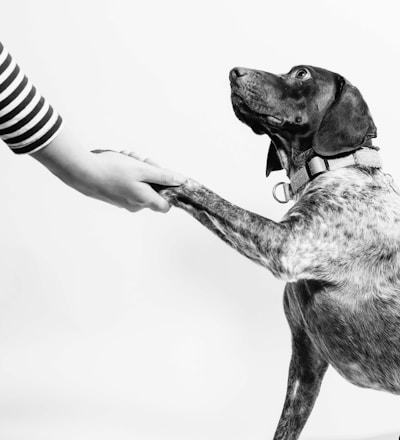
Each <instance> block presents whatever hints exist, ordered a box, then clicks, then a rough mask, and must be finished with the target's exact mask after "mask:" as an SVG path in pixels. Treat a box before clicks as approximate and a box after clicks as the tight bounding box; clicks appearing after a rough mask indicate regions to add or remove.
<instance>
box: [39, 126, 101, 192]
mask: <svg viewBox="0 0 400 440" xmlns="http://www.w3.org/2000/svg"><path fill="white" fill-rule="evenodd" d="M31 156H32V157H33V158H35V159H36V160H37V161H39V162H40V163H41V164H42V165H44V166H45V167H46V168H48V169H49V171H51V172H52V173H53V174H54V175H56V176H57V177H58V178H59V179H61V180H62V181H63V182H64V183H66V184H67V185H69V186H71V187H72V188H74V189H76V190H78V191H80V192H81V193H83V194H85V195H88V196H94V195H95V191H94V187H95V186H96V185H94V183H95V182H96V181H97V180H98V179H99V178H100V177H99V176H97V172H96V171H97V167H96V159H97V158H96V156H95V155H94V154H93V153H91V152H90V151H89V150H88V149H85V148H84V147H83V146H82V145H81V144H80V142H79V141H78V140H77V139H76V138H75V137H74V135H73V134H72V132H71V131H70V130H69V129H68V128H67V127H64V128H63V130H61V132H60V133H59V134H58V136H57V137H56V138H55V139H54V140H53V141H52V142H51V143H50V144H49V145H48V146H47V147H45V148H43V149H41V150H39V151H37V152H36V153H32V154H31Z"/></svg>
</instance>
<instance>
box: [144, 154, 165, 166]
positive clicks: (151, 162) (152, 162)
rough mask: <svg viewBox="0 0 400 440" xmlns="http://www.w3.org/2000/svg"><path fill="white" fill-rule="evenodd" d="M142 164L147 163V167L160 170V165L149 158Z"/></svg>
mask: <svg viewBox="0 0 400 440" xmlns="http://www.w3.org/2000/svg"><path fill="white" fill-rule="evenodd" d="M143 162H145V163H148V164H149V165H152V166H153V167H157V168H161V165H159V164H158V163H157V162H154V160H153V159H150V158H149V157H148V158H146V159H145V160H144V161H143Z"/></svg>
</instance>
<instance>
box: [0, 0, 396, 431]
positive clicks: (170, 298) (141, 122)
mask: <svg viewBox="0 0 400 440" xmlns="http://www.w3.org/2000/svg"><path fill="white" fill-rule="evenodd" d="M1 14H2V19H1V22H2V26H1V35H0V39H1V40H2V41H3V43H4V44H5V45H6V46H7V47H8V49H9V50H10V52H11V53H12V54H13V55H14V57H15V58H16V59H17V61H18V62H19V63H20V65H21V66H22V68H23V69H24V70H25V72H26V73H27V74H28V75H29V76H30V78H31V80H32V81H33V82H34V83H35V84H36V85H37V87H38V88H39V89H40V90H41V91H42V92H43V94H44V95H45V96H46V97H47V98H48V99H49V100H50V101H51V102H52V104H53V105H54V106H55V107H56V108H57V109H58V110H59V112H60V113H61V114H62V115H63V116H64V120H65V121H66V123H67V124H68V125H69V126H70V127H71V128H73V129H74V130H75V131H76V132H77V134H78V135H79V136H80V137H81V139H82V141H83V142H84V144H85V145H86V147H87V148H88V149H90V148H96V147H97V148H100V147H114V148H117V149H122V148H127V149H132V150H136V151H138V152H140V153H142V154H143V155H145V156H150V157H152V158H153V159H154V160H157V161H158V162H160V163H161V164H163V165H165V166H167V167H170V168H174V169H176V170H179V171H181V172H183V173H185V174H187V175H189V176H191V177H194V178H196V179H197V180H199V181H201V182H202V183H204V184H205V185H207V186H208V187H210V188H212V189H213V190H215V191H216V192H217V193H219V194H220V195H222V196H223V197H225V198H227V199H228V200H230V201H231V202H233V203H235V204H238V205H239V206H242V207H244V208H246V209H249V210H252V211H255V212H258V213H260V214H262V215H265V216H268V217H270V218H272V219H275V220H279V219H280V218H281V217H282V215H283V214H284V212H285V211H286V210H287V206H281V205H279V204H277V203H276V202H275V201H274V200H273V199H272V196H271V188H272V186H273V184H274V183H276V182H278V181H279V180H282V178H283V177H284V176H283V174H282V173H275V175H273V176H271V177H270V179H269V180H268V181H267V180H266V179H265V177H264V169H265V160H266V152H267V147H268V143H269V142H268V139H267V138H266V137H265V136H263V137H257V136H256V135H254V134H253V133H252V132H251V130H250V129H249V128H247V127H246V126H245V125H243V124H241V123H240V122H239V121H238V120H237V119H236V118H235V116H234V114H233V111H232V109H231V104H230V88H229V81H228V72H229V70H230V69H231V68H232V67H234V66H245V67H252V68H259V69H262V70H267V71H270V72H275V73H280V72H286V71H288V70H289V69H290V68H291V67H292V65H295V64H302V63H304V64H313V65H316V66H321V67H325V68H328V69H330V70H333V71H337V72H339V73H341V74H343V75H344V76H345V77H347V78H348V79H349V80H350V81H351V82H352V83H353V84H355V85H357V86H358V87H359V88H360V90H361V91H362V93H363V95H364V97H365V98H366V100H367V102H368V104H369V107H370V109H371V112H372V114H373V116H374V119H375V123H376V125H377V126H378V130H379V138H378V140H377V142H376V144H377V145H379V146H380V147H381V148H382V156H383V160H384V162H385V164H386V166H385V169H386V170H387V171H388V172H391V173H392V174H393V175H394V176H395V177H397V178H398V177H399V171H398V163H399V161H398V159H399V141H398V126H399V123H398V115H399V110H398V102H399V100H400V91H399V79H398V78H399V70H400V62H399V45H398V43H399V31H398V30H397V29H398V13H397V9H396V6H395V2H394V1H393V2H389V1H381V2H372V1H349V0H347V1H341V0H336V1H310V0H303V1H284V2H283V1H266V0H264V1H252V0H246V1H245V0H242V1H236V0H230V1H219V2H218V1H216V0H214V1H211V0H207V1H206V0H202V1H183V0H182V1H171V0H169V1H162V0H159V1H146V2H145V1H141V2H139V1H119V0H114V1H82V0H79V1H78V0H73V1H71V0H69V1H50V0H48V1H45V0H36V1H27V0H26V1H20V0H13V1H8V2H3V3H2V9H1ZM0 162H1V165H0V200H1V203H2V210H1V220H0V222H1V229H0V249H1V252H0V268H1V277H0V438H1V439H12V440H17V439H18V440H20V439H30V440H36V439H37V440H48V439H49V440H50V439H52V440H53V439H61V440H64V439H71V440H72V439H74V440H80V439H96V440H101V439H113V440H125V439H140V440H141V439H143V440H144V439H157V440H158V439H160V440H161V439H163V440H164V439H171V440H179V439H185V440H186V439H207V440H214V439H215V440H216V439H218V440H223V439H230V440H233V439H240V440H242V439H243V440H244V439H246V440H250V439H265V438H272V436H273V432H274V430H275V427H276V424H277V422H278V418H279V415H280V412H281V409H282V404H283V399H284V394H285V388H286V377H287V369H288V362H289V357H290V334H289V330H288V326H287V324H286V322H285V318H284V315H283V310H282V290H283V283H282V282H280V281H277V280H275V279H274V278H273V277H272V275H271V274H269V273H268V272H266V271H265V270H263V269H262V268H260V267H258V266H256V265H254V264H253V263H251V262H249V261H247V260H246V259H245V258H243V257H241V256H240V255H239V254H236V253H235V252H233V251H232V250H231V249H229V248H228V247H227V246H226V245H224V244H223V243H222V242H220V241H219V240H218V239H217V238H216V237H214V236H213V235H212V234H211V233H210V232H208V231H207V230H205V229H204V228H203V227H202V226H200V225H199V224H198V223H196V222H195V221H194V220H193V219H192V218H190V217H189V216H188V215H187V214H186V213H183V212H179V211H177V210H173V211H171V213H170V214H168V215H165V216H164V215H161V214H155V213H153V212H150V211H148V212H140V213H138V214H129V213H128V212H125V211H123V210H118V209H116V208H114V207H112V206H108V205H106V204H102V203H101V202H97V201H94V200H90V199H87V198H85V197H83V196H81V195H80V194H78V193H76V192H74V191H73V190H71V189H70V188H68V187H66V186H65V185H63V184H62V183H60V182H59V181H58V180H57V179H56V178H55V177H54V176H52V175H51V174H50V173H49V172H48V171H47V170H46V169H45V168H43V167H41V166H40V165H39V164H38V163H36V162H35V161H34V160H32V159H31V158H29V157H23V158H21V157H16V156H14V155H13V154H12V153H10V152H9V151H8V149H7V147H6V146H3V148H1V150H0ZM399 414H400V400H399V398H398V397H396V396H391V395H389V394H385V393H382V392H377V391H369V390H363V389H361V388H356V387H354V386H353V385H350V384H349V383H347V382H346V381H345V380H344V379H342V378H341V377H340V376H339V375H338V374H337V373H336V372H334V371H333V370H332V369H330V370H329V372H328V373H327V375H326V379H325V381H324V383H323V386H322V389H321V393H320V397H319V399H318V401H317V403H316V407H315V409H314V411H313V414H312V416H311V417H310V419H309V421H308V423H307V425H306V428H305V430H304V432H303V438H306V439H307V438H314V439H316V438H318V439H321V438H329V439H349V438H354V439H357V438H363V439H364V438H372V437H374V436H378V437H379V436H382V438H385V439H389V438H390V439H397V437H398V435H399V434H400V416H399Z"/></svg>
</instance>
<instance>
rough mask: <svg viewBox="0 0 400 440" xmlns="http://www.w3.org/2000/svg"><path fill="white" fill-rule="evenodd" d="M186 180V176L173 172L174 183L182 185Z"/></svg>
mask: <svg viewBox="0 0 400 440" xmlns="http://www.w3.org/2000/svg"><path fill="white" fill-rule="evenodd" d="M186 180H187V177H186V176H184V175H182V174H174V183H175V184H176V185H182V184H183V183H185V182H186Z"/></svg>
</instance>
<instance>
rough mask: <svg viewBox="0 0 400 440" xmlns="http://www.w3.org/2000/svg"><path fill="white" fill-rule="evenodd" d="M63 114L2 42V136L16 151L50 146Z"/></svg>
mask: <svg viewBox="0 0 400 440" xmlns="http://www.w3.org/2000/svg"><path fill="white" fill-rule="evenodd" d="M61 126H62V118H61V116H60V115H59V114H58V113H57V112H56V111H55V110H54V109H53V107H52V106H51V105H50V104H49V103H48V102H47V101H46V100H45V99H44V98H43V97H42V96H41V95H40V93H39V92H38V91H37V90H36V88H35V87H34V86H33V85H32V84H31V82H30V81H29V79H28V78H27V77H26V76H25V75H24V74H23V72H22V71H21V69H20V68H19V66H18V65H17V64H16V63H15V61H14V60H13V58H12V56H11V55H10V54H9V53H8V52H7V50H6V49H5V48H4V47H3V45H2V44H1V42H0V138H1V139H2V140H3V141H4V142H5V143H6V144H7V145H8V146H9V147H10V148H11V150H12V151H13V152H14V153H16V154H24V153H34V152H36V151H38V150H40V149H41V148H44V147H45V146H46V145H48V144H49V143H50V142H51V141H52V140H53V139H54V138H55V137H56V136H57V134H58V132H59V131H60V129H61Z"/></svg>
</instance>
